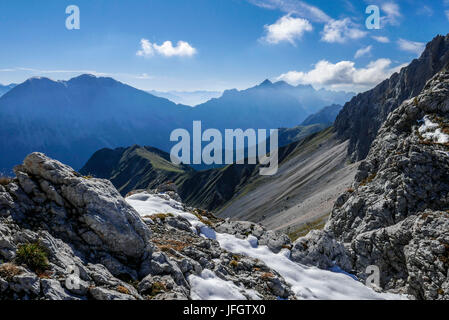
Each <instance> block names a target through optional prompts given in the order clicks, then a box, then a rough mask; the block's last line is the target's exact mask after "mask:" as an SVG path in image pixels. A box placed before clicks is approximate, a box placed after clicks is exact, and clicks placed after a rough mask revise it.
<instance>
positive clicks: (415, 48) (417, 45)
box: [398, 39, 426, 56]
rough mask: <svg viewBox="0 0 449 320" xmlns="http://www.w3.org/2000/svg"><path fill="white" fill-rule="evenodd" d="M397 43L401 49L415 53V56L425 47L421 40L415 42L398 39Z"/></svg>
mask: <svg viewBox="0 0 449 320" xmlns="http://www.w3.org/2000/svg"><path fill="white" fill-rule="evenodd" d="M398 45H399V48H400V49H401V50H403V51H407V52H411V53H416V55H417V56H419V55H420V54H421V53H422V52H423V51H424V49H425V47H426V44H425V43H423V42H415V41H409V40H405V39H399V40H398Z"/></svg>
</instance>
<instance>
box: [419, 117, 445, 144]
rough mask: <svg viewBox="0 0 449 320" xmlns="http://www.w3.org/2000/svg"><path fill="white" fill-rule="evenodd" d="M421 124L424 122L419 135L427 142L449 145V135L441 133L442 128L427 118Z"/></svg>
mask: <svg viewBox="0 0 449 320" xmlns="http://www.w3.org/2000/svg"><path fill="white" fill-rule="evenodd" d="M419 122H420V123H422V122H424V123H423V124H422V125H421V126H420V127H419V129H418V131H419V133H420V134H421V135H422V136H423V137H424V138H425V139H427V140H431V141H433V142H436V143H441V144H443V143H448V142H449V135H447V134H445V133H444V132H443V131H441V128H440V126H439V125H438V124H437V123H435V122H433V121H432V120H430V119H429V117H428V116H425V117H424V118H423V119H422V120H421V121H419Z"/></svg>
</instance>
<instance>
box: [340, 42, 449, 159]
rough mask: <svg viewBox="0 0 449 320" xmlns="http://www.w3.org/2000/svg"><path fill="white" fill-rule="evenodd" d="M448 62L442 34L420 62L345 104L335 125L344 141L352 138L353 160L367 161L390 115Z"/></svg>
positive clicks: (445, 43) (446, 43)
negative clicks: (373, 144) (378, 134)
mask: <svg viewBox="0 0 449 320" xmlns="http://www.w3.org/2000/svg"><path fill="white" fill-rule="evenodd" d="M448 62H449V35H446V36H441V35H439V36H437V37H435V38H434V39H433V40H432V41H431V42H429V43H428V44H427V47H426V49H425V51H424V52H423V54H422V55H421V57H420V58H419V59H415V60H413V61H412V63H411V64H410V65H409V66H407V67H405V68H403V69H402V70H401V71H400V72H398V73H395V74H393V75H392V76H391V78H390V79H387V80H385V81H383V82H382V83H380V84H379V85H378V86H376V87H375V88H374V89H372V90H369V91H367V92H364V93H361V94H359V95H357V96H356V97H354V98H353V99H352V100H351V101H350V102H348V103H346V104H345V106H344V107H343V110H342V111H341V112H340V114H339V115H338V116H337V119H336V120H335V124H334V126H335V129H336V130H337V132H338V135H339V136H340V137H341V138H343V139H345V140H346V139H350V142H349V147H348V153H349V155H350V157H351V158H352V160H354V161H359V160H363V159H365V157H366V156H367V155H368V152H369V150H370V147H371V144H372V142H373V141H374V139H375V138H376V135H377V133H378V131H379V129H380V127H381V126H382V124H383V123H384V121H385V120H386V119H387V117H388V115H389V114H390V113H391V112H392V111H394V110H396V108H398V107H399V106H400V105H401V104H402V102H404V101H405V100H407V99H410V98H412V97H415V96H417V95H418V94H419V93H420V92H421V91H422V89H423V88H424V86H425V84H426V82H427V81H428V80H429V79H430V78H432V77H433V76H434V75H435V74H436V73H438V72H439V71H440V70H441V69H442V68H443V67H444V66H445V65H446V64H447V63H448Z"/></svg>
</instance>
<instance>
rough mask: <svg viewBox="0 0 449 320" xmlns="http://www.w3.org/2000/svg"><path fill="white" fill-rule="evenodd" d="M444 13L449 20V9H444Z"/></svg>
mask: <svg viewBox="0 0 449 320" xmlns="http://www.w3.org/2000/svg"><path fill="white" fill-rule="evenodd" d="M444 13H445V14H446V18H447V20H449V10H446V11H444Z"/></svg>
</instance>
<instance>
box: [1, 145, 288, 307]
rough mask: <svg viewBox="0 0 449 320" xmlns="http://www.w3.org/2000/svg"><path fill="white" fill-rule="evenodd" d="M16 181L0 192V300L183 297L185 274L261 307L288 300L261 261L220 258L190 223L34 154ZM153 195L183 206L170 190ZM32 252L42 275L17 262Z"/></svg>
mask: <svg viewBox="0 0 449 320" xmlns="http://www.w3.org/2000/svg"><path fill="white" fill-rule="evenodd" d="M15 173H16V178H15V179H11V180H9V181H8V180H6V181H3V180H2V182H1V184H0V300H3V299H47V300H85V299H97V300H136V299H138V300H141V299H189V298H192V293H191V285H190V283H189V280H188V279H189V276H191V275H201V274H202V273H203V272H204V271H207V272H214V273H215V274H216V275H217V276H219V277H220V278H221V279H222V280H223V281H229V282H230V283H233V284H234V285H235V286H236V288H246V289H242V290H243V292H244V293H242V294H243V296H245V297H247V298H248V299H252V298H254V295H251V294H248V292H249V291H245V290H250V289H251V292H253V291H252V290H256V291H257V292H258V297H259V298H260V297H263V298H265V299H276V298H277V297H282V298H291V297H292V295H293V293H292V291H291V289H290V287H289V286H288V285H287V284H286V282H285V280H284V279H283V278H282V277H281V276H280V275H279V274H278V273H276V272H275V271H274V270H271V269H270V268H268V267H267V266H266V265H265V264H264V263H263V262H261V261H257V260H256V259H252V258H246V257H236V256H235V255H233V254H232V253H229V252H227V251H225V250H223V249H222V248H220V245H219V243H218V242H217V241H215V240H211V239H205V238H203V237H200V236H199V235H198V233H197V232H195V231H194V230H195V228H193V227H192V225H191V224H190V223H189V221H188V220H186V219H183V218H182V217H167V218H166V219H162V220H161V219H159V218H154V217H153V218H147V219H142V218H141V216H140V215H139V213H138V212H137V211H136V210H135V209H134V208H133V207H131V206H130V205H129V204H128V202H127V201H126V200H125V199H123V198H122V197H121V195H120V194H119V193H118V191H117V190H116V189H115V188H114V187H113V185H112V184H111V182H109V181H108V180H102V179H93V178H90V177H83V176H80V175H79V174H78V173H76V172H74V171H73V169H72V168H70V167H68V166H66V165H64V164H62V163H60V162H58V161H56V160H52V159H50V158H48V157H46V156H45V155H43V154H41V153H33V154H31V155H29V156H28V157H27V158H26V159H25V160H24V163H23V164H22V165H20V166H17V167H16V168H15ZM160 191H161V192H164V193H163V195H161V197H164V199H165V200H166V201H178V200H180V198H179V196H178V195H177V194H176V192H175V191H173V188H172V187H170V185H167V186H165V188H164V190H162V189H161V190H160ZM155 192H156V191H155ZM184 209H185V210H187V208H184ZM191 210H192V212H193V209H191ZM194 212H195V213H196V214H199V213H198V212H199V211H194ZM204 219H205V218H204ZM211 223H212V222H211ZM211 227H212V226H211ZM192 229H193V230H192ZM268 240H269V241H271V242H273V243H274V242H276V241H275V239H268ZM268 240H267V241H268ZM30 244H31V245H35V244H38V247H39V250H40V252H41V253H40V254H45V256H46V259H47V260H48V261H47V262H48V263H47V264H48V265H47V266H46V267H45V268H44V270H40V269H36V267H33V266H32V265H30V263H29V261H23V252H21V248H22V247H23V246H24V245H30ZM42 252H44V253H42ZM234 260H238V262H237V263H235V265H234V264H232V263H231V261H234ZM206 269H207V270H206ZM265 274H270V275H272V277H268V278H265V277H264V275H265Z"/></svg>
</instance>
